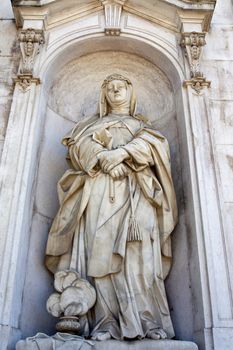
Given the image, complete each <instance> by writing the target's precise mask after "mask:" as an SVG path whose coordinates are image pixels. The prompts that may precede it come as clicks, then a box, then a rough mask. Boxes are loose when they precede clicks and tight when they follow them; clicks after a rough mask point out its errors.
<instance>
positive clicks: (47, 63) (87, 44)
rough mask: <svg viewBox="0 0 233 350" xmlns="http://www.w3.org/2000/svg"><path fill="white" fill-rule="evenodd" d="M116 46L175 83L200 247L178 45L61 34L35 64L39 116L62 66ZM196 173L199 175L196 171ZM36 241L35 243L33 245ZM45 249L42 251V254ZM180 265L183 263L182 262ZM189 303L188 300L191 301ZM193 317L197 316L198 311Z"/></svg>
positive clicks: (189, 208) (133, 37)
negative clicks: (39, 82) (38, 79)
mask: <svg viewBox="0 0 233 350" xmlns="http://www.w3.org/2000/svg"><path fill="white" fill-rule="evenodd" d="M84 32H85V31H84ZM162 44H164V46H162ZM113 48H114V50H119V51H122V52H126V53H130V54H134V55H137V56H140V57H143V58H144V59H146V60H148V61H149V62H151V63H152V64H153V65H155V66H157V67H159V69H160V70H161V71H162V72H163V73H164V74H165V75H166V76H167V78H168V79H169V81H170V83H171V85H172V88H173V95H174V99H175V105H176V115H177V124H178V126H179V138H180V151H181V158H182V161H183V163H182V167H183V168H184V171H183V174H182V176H183V185H184V192H185V193H186V195H185V197H188V198H189V201H188V202H187V204H186V207H185V213H182V215H184V216H185V220H186V221H188V224H187V230H186V233H190V235H191V237H190V238H189V241H188V242H187V245H186V248H187V249H188V247H189V249H191V248H190V246H191V245H193V244H194V245H195V246H196V237H195V213H194V215H193V217H192V213H193V212H194V210H193V203H192V192H193V191H194V188H192V184H191V183H190V178H191V175H190V172H191V169H190V164H191V163H192V161H190V157H192V145H191V144H190V143H189V142H188V138H189V133H190V130H189V127H188V124H189V118H190V116H189V111H188V101H187V94H186V91H185V90H184V89H182V81H183V79H184V71H183V66H182V64H181V61H180V57H179V52H177V51H176V48H175V46H174V45H171V44H169V43H168V42H166V41H164V40H163V38H162V37H160V38H158V37H156V36H154V35H147V37H146V38H145V37H144V36H143V35H142V34H141V33H139V32H137V31H136V30H135V32H134V33H130V34H129V33H122V35H121V37H119V38H116V40H115V38H114V39H111V38H109V37H106V36H104V35H103V34H102V33H101V34H100V33H96V32H93V33H92V34H88V35H86V34H83V35H82V33H80V32H79V33H78V34H77V35H76V36H75V35H74V34H73V38H72V39H71V40H70V39H69V35H64V37H61V38H60V39H59V40H58V39H57V40H56V42H54V43H53V42H51V43H49V45H48V47H47V50H46V51H45V52H42V54H41V59H40V61H39V62H37V65H36V67H35V72H37V74H38V75H39V76H40V77H41V80H42V85H41V87H40V98H39V100H40V101H39V103H40V106H41V108H40V109H39V111H38V113H39V115H38V116H37V118H39V119H40V120H41V122H42V124H43V123H44V121H43V119H44V116H45V114H46V113H45V111H46V105H47V97H48V93H49V89H50V87H51V84H52V82H53V81H54V77H55V76H56V75H57V73H58V72H59V70H60V69H62V67H63V66H65V65H66V64H68V63H69V62H70V61H72V60H73V59H75V58H78V57H82V56H85V55H87V54H91V53H95V52H99V51H111V50H113ZM145 53H146V55H145ZM185 163H186V164H185ZM192 176H195V174H194V175H192ZM185 199H186V198H184V197H183V200H184V201H185ZM197 215H198V214H197ZM46 225H47V227H48V226H49V221H47V222H45V225H44V227H46ZM32 229H33V226H32ZM34 243H35V242H34ZM34 243H33V242H32V243H31V244H34ZM43 247H44V246H43ZM43 247H41V248H40V249H41V252H42V250H43ZM191 250H192V249H191ZM41 252H40V254H42V253H41ZM197 254H198V252H193V250H192V254H191V255H192V261H191V264H194V265H196V266H197V268H198V264H199V262H198V256H197ZM29 261H30V254H29ZM185 263H186V264H189V263H190V261H188V260H187V259H186V261H185ZM179 264H181V261H180V262H179ZM189 272H190V276H189V277H190V284H191V286H192V294H193V296H194V297H195V298H196V300H197V301H196V305H198V312H199V314H198V317H200V318H202V305H201V297H200V288H201V287H200V276H199V272H194V271H192V268H191V269H190V271H189ZM174 278H175V276H174V277H173V282H172V281H168V289H169V290H171V289H172V288H173V283H174ZM45 279H46V280H47V283H51V282H49V278H48V276H46V277H45ZM194 282H195V283H194ZM49 290H50V287H48V289H47V291H46V290H45V291H44V292H45V293H47V294H48V292H49ZM187 298H189V297H187ZM189 301H190V302H193V303H194V304H195V300H191V299H190V300H189ZM186 302H188V300H187V301H186ZM23 310H24V311H23V312H26V313H27V312H28V310H26V309H23ZM184 316H185V315H184ZM192 317H193V318H194V314H193V315H192ZM27 322H28V318H27ZM49 322H50V324H51V325H52V324H53V322H52V321H51V320H50V319H49ZM195 322H197V323H198V322H199V320H197V319H196V320H194V323H193V324H192V331H189V332H186V333H185V332H184V333H183V334H182V332H180V335H179V334H178V338H179V337H180V338H181V339H187V340H188V339H189V340H192V339H195V328H196V327H197V326H196V324H195ZM183 324H185V322H183ZM47 327H48V325H47ZM28 335H32V334H24V336H28ZM191 338H192V339H191Z"/></svg>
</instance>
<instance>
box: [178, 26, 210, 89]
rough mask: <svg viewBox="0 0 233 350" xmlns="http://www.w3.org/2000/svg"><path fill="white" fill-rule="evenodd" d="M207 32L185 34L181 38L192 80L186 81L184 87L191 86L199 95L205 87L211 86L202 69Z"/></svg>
mask: <svg viewBox="0 0 233 350" xmlns="http://www.w3.org/2000/svg"><path fill="white" fill-rule="evenodd" d="M205 35H206V33H205V32H190V33H187V32H184V33H182V37H181V43H180V45H181V47H183V48H184V49H185V55H186V57H187V59H188V62H189V66H190V75H191V79H190V80H185V81H184V86H188V85H190V86H191V87H192V88H193V89H194V90H195V91H196V92H197V93H198V94H199V93H200V92H201V90H202V89H203V88H204V87H209V86H210V81H207V80H206V78H205V77H204V74H203V72H201V69H200V58H201V55H202V50H203V46H204V45H205V44H206V41H205Z"/></svg>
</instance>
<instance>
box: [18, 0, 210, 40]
mask: <svg viewBox="0 0 233 350" xmlns="http://www.w3.org/2000/svg"><path fill="white" fill-rule="evenodd" d="M215 3H216V1H215V0H195V1H194V0H192V1H191V0H158V1H157V3H156V6H154V1H153V0H147V1H143V0H141V1H136V2H135V1H134V0H86V1H84V0H83V1H77V3H76V2H74V1H72V0H66V1H57V0H40V1H39V0H38V1H36V0H15V1H13V6H14V13H15V17H16V24H17V26H18V27H22V26H23V22H24V19H25V18H26V19H27V18H30V16H31V18H33V19H36V18H39V17H41V18H42V17H43V16H44V25H45V29H50V28H52V27H56V26H59V25H60V24H64V23H67V22H69V21H73V20H78V19H79V18H81V17H84V16H88V15H90V14H91V13H98V12H101V11H103V9H104V13H105V28H106V30H105V32H106V34H111V33H113V34H116V33H117V34H119V32H120V30H119V29H120V28H119V27H120V25H119V23H120V21H119V18H120V17H121V14H122V12H123V10H124V11H125V12H128V13H130V14H134V15H137V16H139V17H141V18H144V19H146V20H148V21H150V22H153V23H156V24H158V25H160V26H162V27H165V28H167V29H169V30H172V31H175V32H180V31H181V27H182V20H183V17H189V18H190V20H191V21H192V20H193V18H197V17H199V18H198V20H199V22H200V23H201V26H202V28H201V30H202V31H208V29H209V25H210V21H211V18H212V14H213V11H214V7H215ZM115 8H116V9H117V10H116V13H115V12H114V9H115ZM107 11H109V13H110V16H109V15H108V14H107ZM111 13H112V14H111ZM114 13H115V14H114ZM117 14H118V15H117ZM110 18H111V19H112V20H113V24H114V25H112V24H111V23H109V19H110ZM114 31H115V32H116V33H114Z"/></svg>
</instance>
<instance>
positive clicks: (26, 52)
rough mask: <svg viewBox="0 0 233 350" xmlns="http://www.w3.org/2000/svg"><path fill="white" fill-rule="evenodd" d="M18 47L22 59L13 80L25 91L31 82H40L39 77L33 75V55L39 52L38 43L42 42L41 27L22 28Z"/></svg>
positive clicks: (42, 33)
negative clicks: (15, 77)
mask: <svg viewBox="0 0 233 350" xmlns="http://www.w3.org/2000/svg"><path fill="white" fill-rule="evenodd" d="M18 37H19V41H20V49H21V53H22V61H21V64H20V68H19V74H18V76H17V79H16V80H15V81H16V82H18V83H19V84H20V86H21V88H22V89H23V90H24V91H26V90H27V89H28V88H29V87H30V85H31V83H36V84H39V83H40V79H39V78H35V77H34V76H33V67H34V62H35V57H36V55H37V54H38V53H39V49H40V45H42V44H43V43H44V41H45V40H44V32H43V30H41V29H33V28H28V29H22V30H20V32H19V36H18Z"/></svg>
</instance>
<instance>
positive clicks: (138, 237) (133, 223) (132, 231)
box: [127, 176, 142, 242]
mask: <svg viewBox="0 0 233 350" xmlns="http://www.w3.org/2000/svg"><path fill="white" fill-rule="evenodd" d="M128 180H129V194H130V203H131V216H130V219H129V227H128V233H127V242H134V241H142V234H141V231H140V228H139V226H138V223H137V220H136V217H135V208H134V202H133V193H132V186H131V181H130V177H129V176H128Z"/></svg>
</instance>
